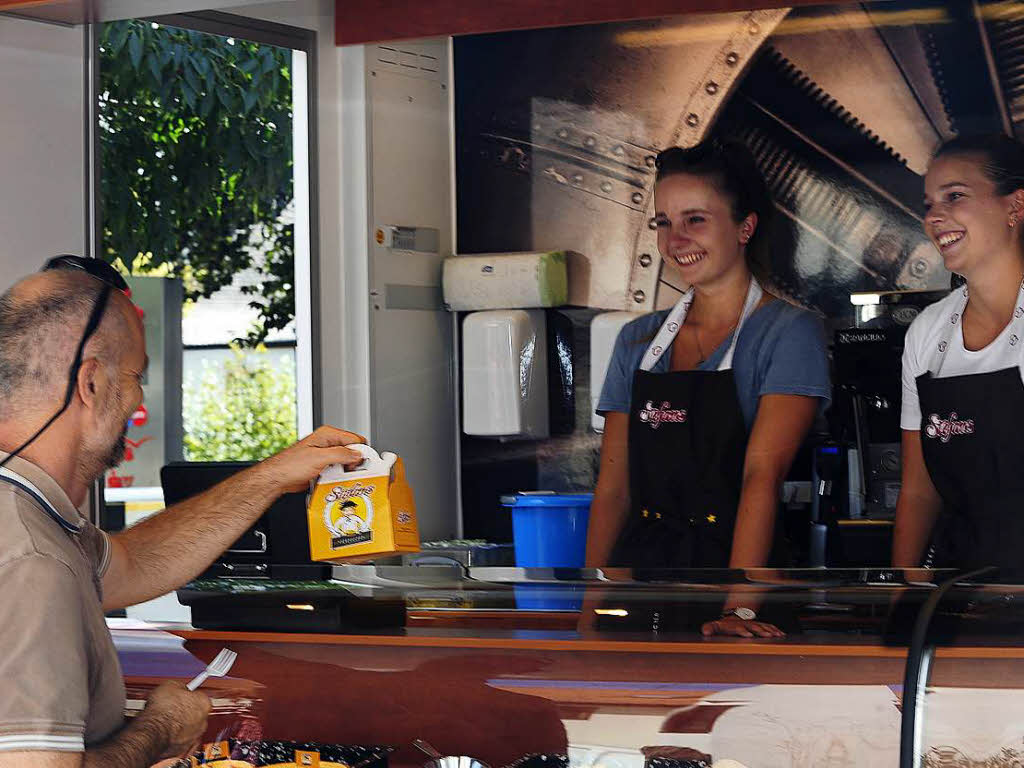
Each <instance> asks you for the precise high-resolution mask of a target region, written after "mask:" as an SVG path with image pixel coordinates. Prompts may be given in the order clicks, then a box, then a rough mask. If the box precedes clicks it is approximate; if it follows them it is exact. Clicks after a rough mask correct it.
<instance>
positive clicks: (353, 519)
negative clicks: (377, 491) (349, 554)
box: [324, 483, 374, 549]
mask: <svg viewBox="0 0 1024 768" xmlns="http://www.w3.org/2000/svg"><path fill="white" fill-rule="evenodd" d="M373 489H374V486H372V485H362V484H359V483H357V484H356V485H354V486H349V487H345V486H341V485H339V486H337V487H335V488H332V489H331V492H330V493H328V494H327V498H326V499H325V501H326V502H327V503H326V504H325V505H324V525H325V526H327V530H328V531H330V532H331V548H332V549H339V548H340V547H347V546H348V545H350V544H362V543H363V542H366V541H371V540H372V539H373V501H372V500H371V499H370V495H371V494H372V493H373Z"/></svg>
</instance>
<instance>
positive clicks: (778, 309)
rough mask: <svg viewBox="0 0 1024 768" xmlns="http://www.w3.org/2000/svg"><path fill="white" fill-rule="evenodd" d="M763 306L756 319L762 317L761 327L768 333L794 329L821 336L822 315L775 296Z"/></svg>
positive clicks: (771, 295) (755, 315)
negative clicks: (801, 329)
mask: <svg viewBox="0 0 1024 768" xmlns="http://www.w3.org/2000/svg"><path fill="white" fill-rule="evenodd" d="M769 296H770V298H769V300H768V301H766V302H765V303H764V304H762V305H761V306H760V307H759V308H758V310H757V312H756V313H755V314H754V318H756V317H757V316H758V315H760V316H761V317H760V321H761V325H762V327H763V329H764V331H765V332H766V333H773V332H774V333H781V332H783V331H788V330H794V329H800V328H803V329H806V330H807V331H811V332H814V333H816V334H820V333H821V332H822V328H823V323H822V319H821V315H819V314H818V313H817V312H813V311H811V310H809V309H805V308H804V307H801V306H799V305H798V304H795V303H793V302H791V301H790V300H789V299H786V298H783V297H781V296H776V295H774V294H770V295H769ZM754 318H751V319H754Z"/></svg>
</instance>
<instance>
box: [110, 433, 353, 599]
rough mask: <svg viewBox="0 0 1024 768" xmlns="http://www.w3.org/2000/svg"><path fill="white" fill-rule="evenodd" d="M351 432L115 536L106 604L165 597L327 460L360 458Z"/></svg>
mask: <svg viewBox="0 0 1024 768" xmlns="http://www.w3.org/2000/svg"><path fill="white" fill-rule="evenodd" d="M361 442H364V441H363V438H362V437H360V436H359V435H356V434H353V433H352V432H345V431H344V430H340V429H335V428H334V427H321V428H320V429H318V430H317V431H316V432H314V433H313V434H312V435H310V436H309V437H307V438H305V439H304V440H301V441H299V442H298V443H296V444H295V445H293V446H291V447H290V448H286V449H285V450H283V451H281V452H280V453H278V454H276V455H274V456H271V457H270V458H269V459H266V460H264V461H262V462H260V463H259V464H256V465H255V466H253V467H250V468H249V469H246V470H244V471H243V472H239V473H238V474H237V475H234V476H233V477H230V478H228V479H227V480H225V481H224V482H222V483H219V484H218V485H216V486H214V487H213V488H210V489H209V490H207V491H204V492H203V493H200V494H198V495H196V496H194V497H192V498H191V499H188V500H186V501H183V502H181V503H180V504H175V505H174V506H173V507H170V508H169V509H166V510H164V511H163V512H161V513H159V514H157V515H154V516H152V517H150V518H148V519H146V520H143V521H142V522H141V523H139V524H138V525H134V526H132V527H131V528H129V529H127V530H125V531H123V532H121V533H119V534H117V535H115V536H111V537H110V547H111V551H110V565H109V566H108V568H107V571H106V573H105V574H104V576H103V609H104V610H105V611H112V610H116V609H119V608H124V607H125V606H128V605H135V604H136V603H141V602H143V601H144V600H149V599H152V598H154V597H158V596H160V595H163V594H166V593H167V592H170V591H171V590H172V589H176V588H177V587H179V586H181V585H182V584H184V583H186V582H187V581H189V580H190V579H193V578H195V577H196V576H198V575H199V574H200V573H202V572H203V571H204V570H206V568H208V567H209V566H210V564H211V563H212V562H213V561H214V560H215V559H216V558H217V556H218V555H220V554H221V553H222V552H223V551H224V550H225V549H227V548H228V547H229V546H231V544H232V543H233V542H234V541H236V540H237V539H238V537H239V536H241V535H242V533H243V532H245V530H246V529H247V528H249V526H251V525H252V524H253V523H254V522H255V521H256V520H257V519H259V517H260V516H261V515H262V514H263V513H264V512H266V510H267V508H268V507H269V506H270V505H271V504H272V503H273V502H274V501H275V500H276V499H277V498H278V497H279V496H280V495H281V494H282V493H287V492H293V491H302V490H305V489H306V487H307V486H308V484H309V481H310V480H312V479H313V478H315V477H316V476H317V475H318V474H319V473H320V471H321V470H323V469H324V467H326V466H327V465H329V464H352V463H356V462H359V461H361V460H362V456H360V455H359V454H357V453H356V452H355V451H352V450H350V449H348V448H345V447H344V446H346V445H350V444H352V443H361Z"/></svg>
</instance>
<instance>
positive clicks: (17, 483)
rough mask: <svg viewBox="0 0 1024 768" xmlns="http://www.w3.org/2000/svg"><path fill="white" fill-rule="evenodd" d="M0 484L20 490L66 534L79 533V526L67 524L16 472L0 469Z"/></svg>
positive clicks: (43, 496)
mask: <svg viewBox="0 0 1024 768" xmlns="http://www.w3.org/2000/svg"><path fill="white" fill-rule="evenodd" d="M0 482H4V483H9V484H10V485H13V486H14V487H16V488H20V489H21V490H23V491H24V492H25V493H27V494H28V495H29V496H31V497H32V499H33V500H34V501H35V502H36V504H38V505H39V506H40V508H41V509H42V510H43V511H44V512H45V513H46V514H47V515H49V516H50V517H51V518H53V521H54V522H55V523H57V525H59V526H60V527H61V528H63V529H64V530H65V531H67V532H68V533H81V532H82V528H81V526H77V525H75V524H74V523H70V522H68V521H67V520H66V519H65V518H64V516H63V515H61V513H60V512H58V511H57V508H56V507H55V506H53V504H51V503H50V501H49V499H47V498H46V496H45V495H44V494H43V492H42V491H40V490H39V489H38V488H37V487H36V486H35V484H33V483H32V482H31V481H30V480H28V479H27V478H25V477H22V476H21V475H19V474H18V473H17V472H14V471H13V470H10V469H8V468H7V467H0Z"/></svg>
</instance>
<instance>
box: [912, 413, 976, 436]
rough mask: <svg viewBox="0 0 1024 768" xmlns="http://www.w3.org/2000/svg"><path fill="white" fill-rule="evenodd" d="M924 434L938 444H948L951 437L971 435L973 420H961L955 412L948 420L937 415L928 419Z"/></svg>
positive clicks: (972, 432)
mask: <svg viewBox="0 0 1024 768" xmlns="http://www.w3.org/2000/svg"><path fill="white" fill-rule="evenodd" d="M924 433H925V435H926V436H927V437H930V438H932V439H933V440H934V439H938V440H939V441H940V442H943V443H948V442H949V440H950V438H951V437H956V436H957V435H973V434H974V419H961V418H960V417H959V416H957V413H956V411H953V412H952V413H951V414H949V418H948V419H943V418H941V417H940V416H939V415H938V414H937V413H933V414H931V415H930V416H929V417H928V423H927V424H926V425H925V428H924Z"/></svg>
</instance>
